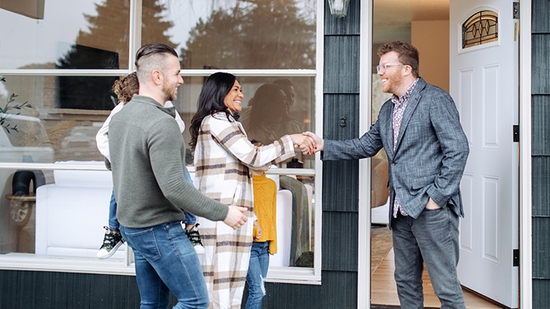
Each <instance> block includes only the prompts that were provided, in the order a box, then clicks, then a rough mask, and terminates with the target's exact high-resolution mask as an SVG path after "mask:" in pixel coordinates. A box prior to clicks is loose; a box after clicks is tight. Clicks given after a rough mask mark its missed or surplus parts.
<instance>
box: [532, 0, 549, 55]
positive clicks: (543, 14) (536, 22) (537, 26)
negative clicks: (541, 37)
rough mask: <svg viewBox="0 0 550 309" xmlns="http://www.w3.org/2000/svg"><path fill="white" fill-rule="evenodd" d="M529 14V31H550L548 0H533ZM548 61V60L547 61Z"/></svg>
mask: <svg viewBox="0 0 550 309" xmlns="http://www.w3.org/2000/svg"><path fill="white" fill-rule="evenodd" d="M531 5H532V7H533V11H532V16H531V18H532V19H531V32H533V33H550V18H548V12H550V1H548V0H533V1H532V3H531ZM547 63H548V62H547Z"/></svg>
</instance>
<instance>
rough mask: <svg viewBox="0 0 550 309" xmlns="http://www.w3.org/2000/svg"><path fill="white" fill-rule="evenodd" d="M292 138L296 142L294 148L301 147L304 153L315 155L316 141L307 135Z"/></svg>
mask: <svg viewBox="0 0 550 309" xmlns="http://www.w3.org/2000/svg"><path fill="white" fill-rule="evenodd" d="M290 137H291V138H292V141H293V142H294V147H300V149H301V150H302V152H303V153H305V154H313V153H315V140H314V139H313V138H311V137H309V136H307V135H305V134H291V135H290Z"/></svg>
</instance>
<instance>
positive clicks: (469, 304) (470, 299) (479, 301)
mask: <svg viewBox="0 0 550 309" xmlns="http://www.w3.org/2000/svg"><path fill="white" fill-rule="evenodd" d="M393 270H394V259H393V249H392V250H390V252H389V253H388V255H386V257H385V258H384V260H383V261H382V262H381V263H380V265H379V266H378V267H377V268H376V269H375V270H374V273H373V274H372V276H371V280H372V284H371V286H372V287H371V305H372V306H371V309H383V308H399V299H398V298H397V288H396V286H395V280H394V279H393ZM422 280H423V282H424V306H426V308H440V307H441V304H440V303H439V299H438V298H437V296H435V293H434V290H433V287H432V284H431V282H430V277H429V276H428V272H427V271H426V270H424V275H423V278H422ZM463 292H464V299H465V301H466V308H469V309H493V308H505V307H503V306H499V305H498V304H495V303H493V302H491V301H489V300H487V299H485V298H483V297H482V296H480V295H478V294H475V293H472V292H470V291H468V290H466V289H463Z"/></svg>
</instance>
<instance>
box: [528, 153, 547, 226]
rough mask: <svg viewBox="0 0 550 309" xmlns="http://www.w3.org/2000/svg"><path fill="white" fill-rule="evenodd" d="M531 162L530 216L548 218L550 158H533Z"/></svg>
mask: <svg viewBox="0 0 550 309" xmlns="http://www.w3.org/2000/svg"><path fill="white" fill-rule="evenodd" d="M532 162H533V163H532V164H533V171H532V182H533V184H532V187H533V189H532V190H533V192H532V197H533V211H532V216H533V217H550V157H534V158H533V161H532ZM544 235H545V236H547V235H546V234H544ZM548 235H550V234H548Z"/></svg>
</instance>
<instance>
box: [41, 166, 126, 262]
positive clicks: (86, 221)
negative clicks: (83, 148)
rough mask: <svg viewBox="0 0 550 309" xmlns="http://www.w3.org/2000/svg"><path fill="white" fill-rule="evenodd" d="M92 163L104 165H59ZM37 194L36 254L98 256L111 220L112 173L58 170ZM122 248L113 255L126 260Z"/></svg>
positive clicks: (123, 247) (123, 248)
mask: <svg viewBox="0 0 550 309" xmlns="http://www.w3.org/2000/svg"><path fill="white" fill-rule="evenodd" d="M58 163H59V164H63V163H67V164H91V165H98V166H104V164H103V162H100V161H92V162H80V161H79V162H58ZM53 175H54V181H55V183H54V184H48V185H43V186H40V187H39V188H38V189H37V192H36V243H35V252H36V254H46V255H65V256H80V257H96V254H97V251H98V250H99V247H100V246H101V244H102V242H103V236H104V235H105V230H104V229H103V226H105V225H107V223H108V218H109V202H110V198H111V191H112V189H113V181H112V177H111V172H110V171H85V170H70V171H69V170H55V171H54V173H53ZM125 247H126V246H122V247H121V248H120V249H119V250H118V251H117V252H116V253H115V255H114V256H113V257H114V258H121V259H124V257H125V249H126V248H125Z"/></svg>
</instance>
